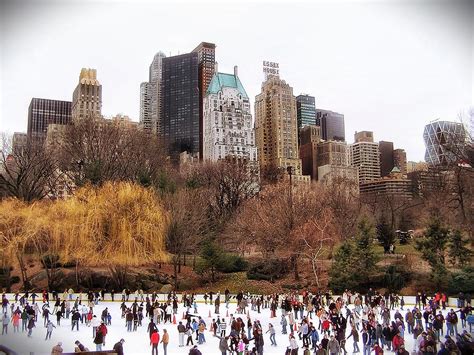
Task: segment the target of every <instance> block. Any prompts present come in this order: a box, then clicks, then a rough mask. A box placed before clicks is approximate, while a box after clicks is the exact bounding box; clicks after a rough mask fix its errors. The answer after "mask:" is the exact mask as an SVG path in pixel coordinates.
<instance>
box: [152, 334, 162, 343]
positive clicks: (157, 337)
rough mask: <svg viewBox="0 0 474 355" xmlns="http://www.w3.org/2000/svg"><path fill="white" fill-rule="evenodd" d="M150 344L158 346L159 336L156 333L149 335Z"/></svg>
mask: <svg viewBox="0 0 474 355" xmlns="http://www.w3.org/2000/svg"><path fill="white" fill-rule="evenodd" d="M150 342H151V343H152V344H158V343H159V342H160V334H158V332H154V333H153V334H152V335H151V338H150Z"/></svg>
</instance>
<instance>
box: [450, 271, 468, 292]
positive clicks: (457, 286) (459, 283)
mask: <svg viewBox="0 0 474 355" xmlns="http://www.w3.org/2000/svg"><path fill="white" fill-rule="evenodd" d="M448 289H449V293H451V294H456V295H457V294H458V293H459V292H464V293H470V294H472V293H474V267H466V268H464V269H462V270H461V271H460V272H455V273H453V274H452V275H451V277H450V279H449V282H448Z"/></svg>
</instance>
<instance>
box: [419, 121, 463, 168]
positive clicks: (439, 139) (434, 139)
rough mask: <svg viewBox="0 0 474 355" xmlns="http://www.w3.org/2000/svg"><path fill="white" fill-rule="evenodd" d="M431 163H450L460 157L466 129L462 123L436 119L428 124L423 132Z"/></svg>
mask: <svg viewBox="0 0 474 355" xmlns="http://www.w3.org/2000/svg"><path fill="white" fill-rule="evenodd" d="M423 139H424V141H425V146H426V152H425V161H426V162H427V163H428V164H429V165H448V164H450V163H453V162H455V161H456V160H457V159H459V156H460V155H461V154H460V152H461V151H462V150H463V149H464V145H465V139H466V130H465V128H464V126H463V124H462V123H459V122H449V121H435V122H431V123H430V124H427V125H426V126H425V130H424V132H423Z"/></svg>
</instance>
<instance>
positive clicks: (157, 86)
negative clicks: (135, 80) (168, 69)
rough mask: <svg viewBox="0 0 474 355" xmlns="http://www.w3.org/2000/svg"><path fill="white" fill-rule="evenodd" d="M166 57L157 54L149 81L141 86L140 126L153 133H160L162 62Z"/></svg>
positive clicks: (160, 53) (151, 67)
mask: <svg viewBox="0 0 474 355" xmlns="http://www.w3.org/2000/svg"><path fill="white" fill-rule="evenodd" d="M165 57H166V56H165V54H164V53H163V52H158V53H156V54H155V56H154V57H153V61H152V62H151V64H150V68H149V78H148V81H146V82H143V83H141V84H140V125H141V127H142V128H143V129H145V130H149V131H152V132H153V133H160V119H161V78H162V66H163V65H162V61H163V58H165Z"/></svg>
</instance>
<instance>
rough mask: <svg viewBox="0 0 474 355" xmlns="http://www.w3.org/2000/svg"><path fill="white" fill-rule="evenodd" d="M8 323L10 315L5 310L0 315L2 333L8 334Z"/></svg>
mask: <svg viewBox="0 0 474 355" xmlns="http://www.w3.org/2000/svg"><path fill="white" fill-rule="evenodd" d="M8 324H10V317H9V316H8V313H7V312H6V311H5V313H4V314H3V317H2V335H3V334H8Z"/></svg>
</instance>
